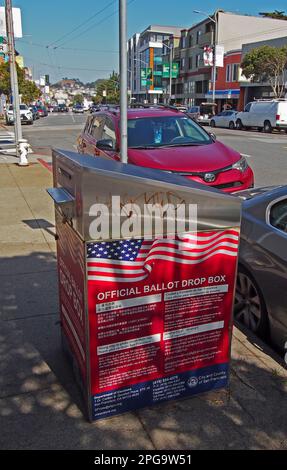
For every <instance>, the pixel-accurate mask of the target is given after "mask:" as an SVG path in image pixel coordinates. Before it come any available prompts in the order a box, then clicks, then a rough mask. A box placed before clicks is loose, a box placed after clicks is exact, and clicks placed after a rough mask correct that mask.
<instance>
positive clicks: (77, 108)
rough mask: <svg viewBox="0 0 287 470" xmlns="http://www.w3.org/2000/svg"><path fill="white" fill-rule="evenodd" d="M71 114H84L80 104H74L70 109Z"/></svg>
mask: <svg viewBox="0 0 287 470" xmlns="http://www.w3.org/2000/svg"><path fill="white" fill-rule="evenodd" d="M72 111H73V113H81V114H84V112H85V110H84V107H83V106H82V105H81V104H75V105H74V106H73V108H72Z"/></svg>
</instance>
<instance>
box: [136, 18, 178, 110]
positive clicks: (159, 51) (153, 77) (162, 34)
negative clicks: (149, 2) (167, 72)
mask: <svg viewBox="0 0 287 470" xmlns="http://www.w3.org/2000/svg"><path fill="white" fill-rule="evenodd" d="M181 29H182V28H180V27H177V26H160V25H150V26H148V27H147V28H146V29H145V30H144V31H142V32H141V33H136V34H134V35H133V36H132V37H131V38H130V39H129V41H128V45H127V50H128V52H127V53H128V92H129V95H130V100H136V101H148V102H152V103H153V102H161V101H162V99H163V98H162V96H163V77H162V76H163V66H162V64H163V43H164V42H165V41H167V40H168V39H169V38H170V37H173V36H174V37H180V32H181Z"/></svg>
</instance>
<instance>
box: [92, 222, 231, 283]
mask: <svg viewBox="0 0 287 470" xmlns="http://www.w3.org/2000/svg"><path fill="white" fill-rule="evenodd" d="M238 242H239V232H238V231H237V230H225V231H224V232H201V233H198V234H184V235H182V236H181V237H179V236H178V237H176V238H174V239H169V238H164V239H153V240H145V239H143V238H140V239H130V240H117V241H107V242H96V243H88V244H87V271H88V279H89V280H90V281H108V282H137V281H141V280H143V279H145V278H147V277H148V275H149V274H150V273H151V271H152V269H153V266H154V263H156V261H157V260H165V261H169V262H173V263H178V264H185V265H194V264H198V263H202V262H203V261H205V260H207V259H209V258H211V257H213V256H215V255H218V254H221V255H226V256H233V257H234V256H237V251H238Z"/></svg>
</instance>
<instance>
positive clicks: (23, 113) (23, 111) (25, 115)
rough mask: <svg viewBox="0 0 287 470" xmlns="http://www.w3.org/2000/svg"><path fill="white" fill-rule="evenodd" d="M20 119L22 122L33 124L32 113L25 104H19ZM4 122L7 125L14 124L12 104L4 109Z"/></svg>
mask: <svg viewBox="0 0 287 470" xmlns="http://www.w3.org/2000/svg"><path fill="white" fill-rule="evenodd" d="M20 119H21V122H22V123H24V122H25V123H26V124H30V125H31V124H34V119H33V114H32V112H31V111H30V109H29V108H28V106H27V105H26V104H20ZM6 124H7V126H11V125H12V124H14V110H13V105H12V104H10V105H9V106H8V108H7V110H6Z"/></svg>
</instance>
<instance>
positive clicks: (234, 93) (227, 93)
mask: <svg viewBox="0 0 287 470" xmlns="http://www.w3.org/2000/svg"><path fill="white" fill-rule="evenodd" d="M239 95H240V89H235V90H215V98H217V99H226V98H227V99H228V98H233V99H238V98H239ZM210 97H212V90H210V91H209V92H208V93H206V95H205V98H210Z"/></svg>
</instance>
